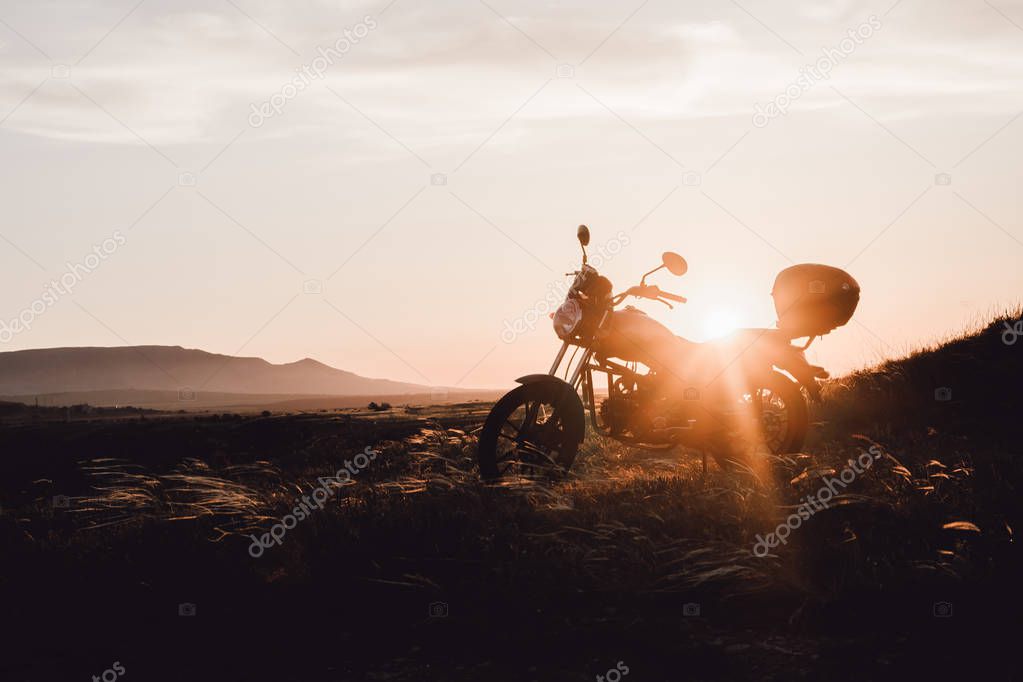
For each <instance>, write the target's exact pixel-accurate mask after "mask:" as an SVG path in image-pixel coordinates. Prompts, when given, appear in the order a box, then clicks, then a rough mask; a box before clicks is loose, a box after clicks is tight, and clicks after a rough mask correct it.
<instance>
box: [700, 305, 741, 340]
mask: <svg viewBox="0 0 1023 682" xmlns="http://www.w3.org/2000/svg"><path fill="white" fill-rule="evenodd" d="M738 328H739V316H738V315H737V314H736V313H735V311H734V310H732V309H730V308H718V309H717V310H715V311H714V312H712V313H711V314H710V315H708V316H707V317H706V319H705V320H704V321H703V335H704V338H706V339H720V338H721V337H723V336H728V335H729V334H731V333H732V332H734V331H735V330H736V329H738Z"/></svg>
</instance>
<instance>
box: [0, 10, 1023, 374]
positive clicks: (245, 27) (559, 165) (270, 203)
mask: <svg viewBox="0 0 1023 682" xmlns="http://www.w3.org/2000/svg"><path fill="white" fill-rule="evenodd" d="M1021 114H1023V2H1011V1H1009V0H992V1H991V2H987V1H985V0H952V1H946V0H929V1H928V2H924V1H923V0H898V1H895V0H884V1H883V2H851V1H846V0H835V1H832V2H827V1H823V2H822V1H819V0H818V1H816V2H781V1H770V2H769V1H766V0H760V1H755V0H740V1H739V2H734V1H728V0H715V1H714V2H709V1H707V2H704V1H694V2H688V3H672V2H666V1H665V0H647V1H643V0H638V1H636V2H625V3H623V2H604V1H596V0H589V1H587V2H582V1H579V2H545V3H538V2H525V1H519V2H510V1H509V0H438V1H437V2H431V3H417V2H413V1H412V0H384V1H383V2H365V3H364V2H338V1H336V0H335V1H332V2H319V1H315V0H314V1H308V2H284V1H283V0H281V1H279V2H278V1H269V0H266V1H257V0H195V1H191V0H183V1H175V2H171V1H170V0H142V1H141V2H139V0H125V1H120V0H118V1H113V0H111V1H98V0H79V1H75V2H48V1H45V0H31V1H29V0H26V1H23V2H22V1H12V0H0V158H2V159H3V163H2V164H0V205H2V206H3V207H4V209H5V210H4V212H3V216H2V217H0V267H2V274H0V278H2V282H3V285H4V286H3V287H0V350H19V349H25V348H48V347H57V346H115V345H128V344H131V345H135V344H165V345H181V346H185V347H189V348H201V349H204V350H208V351H212V352H217V353H226V354H235V355H244V356H259V357H263V358H266V359H267V360H270V361H272V362H290V361H295V360H299V359H301V358H304V357H312V358H315V359H317V360H320V361H323V362H325V363H328V364H330V365H333V366H336V367H340V368H343V369H347V370H350V371H354V372H357V373H359V374H362V375H366V376H372V377H386V378H390V379H395V380H402V381H411V382H415V383H421V384H428V385H437V386H455V385H457V386H464V387H503V386H508V385H510V384H511V383H512V380H513V379H514V378H515V377H517V376H520V375H522V374H526V373H531V372H536V371H546V369H547V368H548V366H549V364H550V361H551V359H552V357H553V355H554V353H555V352H556V350H557V348H558V346H559V342H558V340H557V338H556V337H555V335H554V334H553V332H552V330H551V328H550V324H549V320H547V319H546V315H545V313H546V312H547V311H548V304H547V303H546V300H545V299H546V297H547V296H548V295H549V294H550V292H552V291H563V289H562V288H560V287H562V286H563V285H564V283H566V282H567V279H566V278H565V277H564V273H565V272H568V271H570V270H573V269H575V267H576V266H577V265H578V261H579V247H578V244H577V243H576V241H575V228H576V226H577V225H578V224H580V223H585V224H587V225H588V226H589V227H590V229H591V232H592V235H593V237H592V239H593V241H592V245H591V251H592V252H599V250H600V249H603V251H604V254H605V255H606V257H605V258H603V259H602V261H603V262H602V263H601V271H602V272H603V273H604V274H605V275H607V276H608V277H610V278H611V280H612V281H613V282H614V283H615V285H616V290H621V289H624V288H626V287H627V286H629V285H631V284H634V283H636V282H637V281H638V279H639V277H640V275H641V274H642V273H643V272H645V271H646V270H649V269H650V268H652V267H653V266H654V265H656V264H657V263H658V262H659V260H660V254H661V253H662V252H663V251H666V250H672V251H676V252H678V253H680V254H682V255H683V256H684V257H685V258H686V259H687V260H688V262H689V268H690V269H689V272H688V273H687V274H686V275H685V276H684V277H682V278H681V279H676V278H674V277H672V276H671V275H669V274H666V273H663V272H662V273H659V274H658V275H655V276H654V277H653V279H652V280H651V281H653V282H655V283H657V284H659V285H661V287H662V288H664V289H666V290H669V291H674V292H677V293H680V294H683V295H685V296H687V297H688V298H689V303H688V304H686V305H680V306H676V308H675V309H674V310H668V309H667V308H665V307H663V306H661V305H660V304H657V303H653V302H641V303H636V305H637V306H638V307H641V308H644V309H645V310H647V311H648V312H650V313H651V314H652V315H654V316H656V317H657V319H659V320H660V321H662V322H663V323H665V324H666V325H668V326H669V327H670V328H671V329H673V330H674V331H675V332H677V333H679V334H681V335H683V336H686V337H687V338H690V339H693V340H705V339H708V338H711V337H713V336H714V335H715V334H720V333H721V332H723V331H724V330H725V329H727V328H728V327H729V326H730V325H736V326H742V327H756V326H771V325H772V324H773V322H774V310H773V307H772V302H771V297H770V291H771V286H772V283H773V280H774V277H775V275H776V274H777V273H778V271H780V270H781V269H783V268H785V267H787V266H789V265H792V264H794V263H802V262H818V263H827V264H830V265H835V266H838V267H842V268H845V269H847V270H848V271H849V272H850V273H852V275H853V276H854V277H856V279H857V280H858V281H859V282H860V285H861V287H862V301H861V304H860V307H859V309H858V311H857V313H856V316H855V317H854V319H853V321H852V322H850V324H849V325H848V326H846V327H844V328H842V329H839V330H837V331H835V332H833V333H832V334H830V335H829V336H826V337H825V338H823V339H822V340H819V341H817V342H816V343H815V345H814V346H813V347H812V348H811V350H810V352H809V353H808V356H809V357H810V358H811V359H812V360H814V361H816V362H818V363H821V364H823V365H825V366H826V367H828V368H829V369H831V370H832V371H833V372H836V373H839V374H840V373H843V372H846V371H850V370H852V369H855V368H858V367H862V366H866V365H869V364H872V363H876V362H878V361H879V360H882V359H884V358H886V357H895V356H899V355H902V354H904V353H906V352H907V351H909V350H912V349H913V348H915V347H918V346H920V345H921V344H927V343H931V342H933V341H935V340H939V339H941V338H942V337H944V336H946V335H947V334H949V333H953V332H955V331H958V330H960V329H963V328H965V327H969V326H970V325H973V324H976V323H978V322H980V321H982V320H983V319H984V318H985V317H987V316H989V314H990V313H992V312H994V311H997V310H999V309H1003V308H1006V307H1008V306H1010V305H1012V304H1014V303H1016V302H1018V301H1019V300H1020V298H1021V296H1020V294H1021V292H1023V267H1021V265H1023V224H1021V210H1020V209H1021V202H1023V199H1021V198H1020V196H1021V195H1020V191H1019V188H1020V186H1021V185H1023V182H1021V181H1023V166H1021V164H1020V163H1019V159H1020V157H1021V156H1023V120H1020V118H1021ZM68 273H71V274H68ZM65 275H67V276H66V277H65ZM65 280H66V282H67V286H64V285H61V282H62V281H65ZM54 282H56V283H57V285H60V286H59V288H57V287H56V286H55V285H54V284H53V283H54ZM536 318H539V319H538V320H537V321H536V322H535V323H533V324H532V326H533V328H532V329H529V325H527V326H526V331H525V332H524V333H521V334H511V333H508V332H507V331H506V330H507V329H508V328H509V325H511V326H512V327H514V326H515V325H516V323H517V321H519V320H522V321H523V322H519V323H518V326H519V328H520V329H521V328H522V325H523V324H524V323H525V321H529V322H531V323H532V322H533V320H535V319H536ZM15 320H20V322H15Z"/></svg>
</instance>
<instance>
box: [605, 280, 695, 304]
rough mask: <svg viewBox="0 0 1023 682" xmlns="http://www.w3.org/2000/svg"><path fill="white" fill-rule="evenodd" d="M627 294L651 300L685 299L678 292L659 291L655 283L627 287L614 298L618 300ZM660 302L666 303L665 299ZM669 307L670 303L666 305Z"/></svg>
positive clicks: (682, 300)
mask: <svg viewBox="0 0 1023 682" xmlns="http://www.w3.org/2000/svg"><path fill="white" fill-rule="evenodd" d="M628 296H637V297H639V298H649V299H650V300H653V301H658V300H661V299H667V300H668V301H676V302H678V303H685V302H686V301H687V299H686V297H685V296H679V295H678V294H672V293H669V292H667V291H661V288H660V287H658V286H657V285H656V284H640V285H637V286H634V287H629V288H628V289H627V290H626V291H624V292H623V293H621V294H619V295H618V296H616V297H615V299H616V300H618V301H620V300H623V299H625V298H626V297H628ZM661 303H667V301H661ZM668 307H669V308H670V307H671V306H670V305H669V306H668Z"/></svg>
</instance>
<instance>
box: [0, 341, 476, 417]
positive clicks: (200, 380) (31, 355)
mask: <svg viewBox="0 0 1023 682" xmlns="http://www.w3.org/2000/svg"><path fill="white" fill-rule="evenodd" d="M449 393H451V394H458V395H459V397H464V396H467V395H468V394H470V393H473V392H472V391H467V390H464V389H443V388H436V387H431V386H425V385H421V384H412V383H405V382H400V381H391V380H388V379H373V378H369V377H363V376H359V375H358V374H354V373H352V372H348V371H345V370H342V369H336V368H334V367H330V366H329V365H325V364H323V363H322V362H318V361H316V360H313V359H311V358H305V359H304V360H299V361H297V362H290V363H285V364H273V363H270V362H267V361H266V360H263V359H262V358H255V357H235V356H230V355H219V354H216V353H208V352H206V351H203V350H196V349H189V348H182V347H180V346H121V347H113V348H102V347H82V348H45V349H35V350H19V351H10V352H4V353H0V396H4V397H7V398H14V399H20V400H22V401H28V402H31V401H32V400H33V399H35V398H38V399H39V400H40V403H41V404H69V402H71V401H76V402H90V403H91V404H94V405H104V404H114V403H120V404H124V403H125V402H126V401H129V400H134V401H141V402H145V398H146V396H149V398H150V400H148V402H150V403H154V402H156V403H167V402H174V401H175V400H177V401H182V402H200V403H202V402H203V397H204V396H205V397H206V398H207V400H206V402H209V400H208V399H209V398H210V397H212V396H217V398H216V400H215V402H216V403H219V404H231V403H233V402H234V403H253V402H266V401H267V399H269V398H274V397H276V399H284V398H289V399H293V398H296V397H302V396H338V397H342V396H348V397H353V396H360V397H363V396H365V397H372V396H387V397H401V396H412V395H416V396H419V397H420V398H423V397H424V396H425V398H426V399H429V398H430V396H432V398H433V402H444V401H445V400H446V399H447V397H448V394H449ZM57 396H62V398H61V399H60V400H57V401H56V402H55V399H56V397H57ZM174 396H177V398H176V399H175V398H174ZM242 396H259V399H258V400H255V401H254V400H247V399H242ZM346 402H349V403H350V402H351V401H346ZM135 404H138V402H136V403H135Z"/></svg>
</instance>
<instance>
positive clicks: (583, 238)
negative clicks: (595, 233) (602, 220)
mask: <svg viewBox="0 0 1023 682" xmlns="http://www.w3.org/2000/svg"><path fill="white" fill-rule="evenodd" d="M575 236H576V237H578V238H579V243H580V244H582V245H583V246H589V245H590V228H588V227H586V226H585V225H580V226H579V229H578V230H576V231H575Z"/></svg>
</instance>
